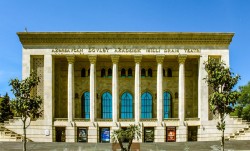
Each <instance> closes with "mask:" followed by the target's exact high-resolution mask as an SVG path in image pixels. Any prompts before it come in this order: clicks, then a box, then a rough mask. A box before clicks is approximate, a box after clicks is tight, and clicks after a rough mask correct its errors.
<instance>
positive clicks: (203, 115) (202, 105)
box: [198, 55, 209, 121]
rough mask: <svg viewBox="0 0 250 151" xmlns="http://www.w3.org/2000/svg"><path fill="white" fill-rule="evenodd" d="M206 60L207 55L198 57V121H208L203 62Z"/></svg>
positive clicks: (206, 89)
mask: <svg viewBox="0 0 250 151" xmlns="http://www.w3.org/2000/svg"><path fill="white" fill-rule="evenodd" d="M207 60H208V55H201V56H200V60H199V75H198V117H199V118H200V121H208V109H209V107H208V85H207V83H206V81H205V80H204V78H206V76H207V72H206V70H205V65H204V62H205V61H207Z"/></svg>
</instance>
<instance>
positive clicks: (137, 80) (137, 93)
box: [134, 55, 142, 123]
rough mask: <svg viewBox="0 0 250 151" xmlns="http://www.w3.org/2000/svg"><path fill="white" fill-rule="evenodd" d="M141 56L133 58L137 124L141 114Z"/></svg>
mask: <svg viewBox="0 0 250 151" xmlns="http://www.w3.org/2000/svg"><path fill="white" fill-rule="evenodd" d="M141 59H142V56H141V55H136V56H134V60H135V90H134V91H135V92H134V93H135V99H134V101H135V103H134V104H135V122H136V123H138V122H139V121H140V113H141V74H140V73H141V72H140V62H141Z"/></svg>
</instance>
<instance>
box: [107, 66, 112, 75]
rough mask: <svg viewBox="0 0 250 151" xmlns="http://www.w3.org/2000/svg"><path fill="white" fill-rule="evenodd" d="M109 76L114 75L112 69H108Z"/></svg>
mask: <svg viewBox="0 0 250 151" xmlns="http://www.w3.org/2000/svg"><path fill="white" fill-rule="evenodd" d="M108 77H112V69H110V68H109V69H108Z"/></svg>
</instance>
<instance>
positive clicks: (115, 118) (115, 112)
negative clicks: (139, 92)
mask: <svg viewBox="0 0 250 151" xmlns="http://www.w3.org/2000/svg"><path fill="white" fill-rule="evenodd" d="M119 57H120V56H118V55H113V56H111V59H112V62H113V72H112V74H113V75H112V110H113V111H112V118H113V122H117V121H118V104H119V103H118V98H119V92H118V86H119V85H118V61H119Z"/></svg>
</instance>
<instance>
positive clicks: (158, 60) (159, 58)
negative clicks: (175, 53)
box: [156, 55, 165, 63]
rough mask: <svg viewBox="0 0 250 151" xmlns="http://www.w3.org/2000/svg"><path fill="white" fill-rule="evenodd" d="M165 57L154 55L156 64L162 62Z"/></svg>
mask: <svg viewBox="0 0 250 151" xmlns="http://www.w3.org/2000/svg"><path fill="white" fill-rule="evenodd" d="M164 57H165V55H156V61H157V63H162V62H163V61H164Z"/></svg>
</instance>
